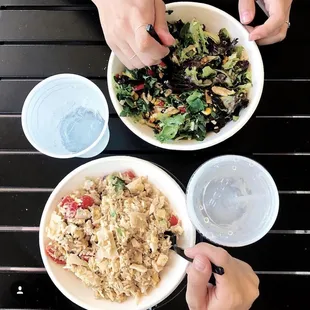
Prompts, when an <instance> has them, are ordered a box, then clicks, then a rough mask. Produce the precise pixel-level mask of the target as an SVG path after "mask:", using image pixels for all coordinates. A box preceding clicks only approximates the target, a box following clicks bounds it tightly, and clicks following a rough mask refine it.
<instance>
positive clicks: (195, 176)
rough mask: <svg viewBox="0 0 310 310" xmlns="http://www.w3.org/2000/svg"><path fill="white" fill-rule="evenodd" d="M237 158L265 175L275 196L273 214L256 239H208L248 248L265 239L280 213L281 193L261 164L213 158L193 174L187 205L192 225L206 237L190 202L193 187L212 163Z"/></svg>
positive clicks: (223, 244) (222, 244)
mask: <svg viewBox="0 0 310 310" xmlns="http://www.w3.org/2000/svg"><path fill="white" fill-rule="evenodd" d="M236 158H238V159H240V160H243V161H246V162H249V163H252V164H254V165H255V166H256V167H257V168H258V169H259V170H260V171H261V172H262V173H263V174H264V178H265V180H266V182H267V183H268V185H269V188H270V189H271V192H272V193H273V195H274V204H273V206H272V207H271V208H272V214H271V216H270V218H269V221H268V224H267V225H266V227H265V229H262V230H261V231H259V233H258V234H256V235H255V236H254V237H252V238H249V239H248V240H246V241H242V242H225V240H220V241H219V240H214V239H212V238H210V237H208V239H209V240H211V241H212V242H214V243H216V244H218V245H220V246H226V247H243V246H247V245H250V244H253V243H255V242H257V241H259V240H260V239H261V238H263V237H264V236H265V235H266V234H267V233H268V232H269V231H270V229H271V228H272V226H273V225H274V223H275V221H276V219H277V216H278V213H279V203H280V199H279V191H278V188H277V185H276V183H275V181H274V179H273V178H272V176H271V174H270V173H269V172H268V170H267V169H266V168H265V167H263V166H262V165H261V164H260V163H258V162H257V161H255V160H253V159H251V158H248V157H245V156H240V155H221V156H216V157H214V158H211V159H210V160H208V161H206V162H204V163H203V164H201V165H200V166H199V167H198V168H197V169H196V170H195V172H194V173H193V174H192V176H191V178H190V180H189V182H188V185H187V188H186V205H187V210H188V215H189V217H190V220H191V222H192V224H193V225H194V226H195V228H196V229H197V230H198V231H199V233H201V234H202V235H203V236H204V237H206V236H205V235H204V232H203V231H204V229H203V227H202V225H201V223H200V222H199V220H198V217H197V214H196V213H195V211H194V208H193V203H191V202H190V201H191V200H192V196H193V191H192V190H193V187H194V186H195V184H196V183H197V180H198V179H199V177H200V176H201V175H202V170H203V169H204V168H205V167H206V166H210V165H211V164H212V163H214V162H217V161H218V160H223V161H226V160H227V161H230V160H233V159H236Z"/></svg>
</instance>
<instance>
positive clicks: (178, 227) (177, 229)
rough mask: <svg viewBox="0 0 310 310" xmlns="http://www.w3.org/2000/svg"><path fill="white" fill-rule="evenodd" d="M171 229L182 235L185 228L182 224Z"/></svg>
mask: <svg viewBox="0 0 310 310" xmlns="http://www.w3.org/2000/svg"><path fill="white" fill-rule="evenodd" d="M171 231H172V232H173V233H174V234H176V235H179V236H180V235H182V234H183V232H184V229H183V228H182V227H181V226H180V225H176V226H172V227H171Z"/></svg>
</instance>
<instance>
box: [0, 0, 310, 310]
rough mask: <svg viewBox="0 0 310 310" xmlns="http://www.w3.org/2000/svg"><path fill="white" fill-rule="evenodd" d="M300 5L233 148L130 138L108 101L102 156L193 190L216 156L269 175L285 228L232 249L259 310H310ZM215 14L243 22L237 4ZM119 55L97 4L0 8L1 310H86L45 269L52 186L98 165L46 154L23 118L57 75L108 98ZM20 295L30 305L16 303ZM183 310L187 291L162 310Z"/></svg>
mask: <svg viewBox="0 0 310 310" xmlns="http://www.w3.org/2000/svg"><path fill="white" fill-rule="evenodd" d="M294 2H295V3H294V6H293V10H292V16H291V23H292V27H291V29H290V30H289V35H288V38H287V39H286V40H285V41H284V42H282V43H280V44H276V45H273V46H267V47H263V48H261V52H262V55H263V59H264V63H265V72H266V83H265V89H264V94H263V97H262V99H261V102H260V105H259V107H258V109H257V112H256V114H255V116H254V117H252V119H251V120H250V121H249V122H248V124H247V125H246V126H245V127H244V128H243V129H242V130H241V131H240V132H239V133H237V134H236V135H235V136H234V137H232V138H230V139H229V140H227V141H226V142H224V143H221V144H220V145H218V146H215V147H212V148H210V149H207V150H203V151H199V152H193V153H177V154H176V153H175V152H172V151H165V150H162V149H158V148H155V147H153V146H151V145H148V144H146V143H145V142H143V141H142V140H140V139H139V138H138V137H136V136H135V135H134V134H132V133H131V132H130V131H129V130H128V129H127V128H126V127H125V126H124V125H123V123H122V122H121V120H120V119H119V118H118V116H117V115H116V113H115V111H114V109H113V108H112V106H111V104H110V102H109V104H110V111H111V112H110V113H111V115H110V118H111V119H110V130H111V140H110V143H109V145H108V147H107V149H106V151H105V152H104V153H103V154H101V155H100V156H98V157H104V156H111V155H114V154H117V155H119V154H126V155H132V156H137V157H140V158H143V159H146V160H150V161H153V162H155V163H157V164H159V165H161V166H163V167H164V168H166V169H168V170H169V171H170V172H171V173H173V174H174V175H175V176H176V177H177V178H179V179H180V180H181V182H182V183H184V184H185V185H186V184H187V182H188V180H189V178H190V176H191V174H192V173H193V171H194V170H195V169H196V168H197V167H198V166H199V165H200V164H202V163H203V162H204V161H206V160H208V159H210V158H212V157H214V156H216V155H220V154H229V153H234V154H241V155H245V156H248V157H250V158H253V159H255V160H257V161H258V162H260V163H261V164H263V165H264V166H265V167H266V168H267V169H268V170H269V171H270V173H271V174H272V175H273V177H274V179H275V181H276V183H277V185H278V187H279V190H280V200H281V205H280V213H279V217H278V220H277V222H276V224H275V225H274V227H273V229H272V230H271V231H270V233H269V234H268V235H267V236H265V237H264V238H263V239H262V240H261V241H259V242H257V243H255V244H253V245H251V246H247V247H244V248H236V249H229V251H230V253H231V254H233V255H235V256H236V257H238V258H240V259H242V260H245V261H247V262H248V263H250V264H251V265H252V266H253V268H254V270H255V271H256V272H257V273H258V275H259V277H260V280H261V286H260V290H261V296H260V298H259V299H258V301H257V302H256V303H255V305H254V306H253V309H265V310H269V309H270V310H275V309H294V310H298V309H309V308H310V306H309V299H308V294H307V293H308V291H309V287H310V277H309V275H310V235H309V231H310V221H309V218H310V209H309V206H310V160H309V155H310V135H309V129H308V128H309V127H310V113H309V111H310V106H309V104H310V102H309V98H310V96H309V93H310V62H309V56H308V55H309V52H310V32H309V31H308V30H307V27H306V26H305V25H307V24H308V23H307V22H308V20H307V18H308V15H309V12H310V2H309V1H308V0H295V1H294ZM208 3H210V4H212V5H215V6H218V7H219V8H222V9H224V10H226V11H227V12H229V13H231V14H232V15H234V16H236V17H237V16H238V12H237V0H209V1H208ZM109 53H110V50H109V48H108V47H107V46H106V44H105V43H104V39H103V34H102V31H101V27H100V24H99V21H98V16H97V12H96V10H95V8H94V7H93V5H92V4H91V3H90V1H89V0H75V1H73V0H71V1H70V0H0V244H1V254H0V309H68V310H70V309H79V308H78V307H77V306H75V305H73V304H72V303H71V302H70V301H68V300H67V299H66V298H65V297H63V296H62V294H61V293H60V292H59V291H58V290H57V289H56V288H55V286H54V285H53V283H52V282H51V280H50V279H49V277H48V275H47V274H46V272H45V270H44V268H43V263H42V260H41V257H40V253H39V246H38V226H39V221H40V216H41V212H42V210H43V207H44V205H45V202H46V200H47V198H48V196H49V194H50V192H51V191H52V189H53V188H54V186H55V185H56V184H57V183H58V182H59V181H60V180H61V179H62V178H63V177H64V176H65V175H66V174H67V173H68V172H70V171H71V170H72V169H74V168H76V167H77V166H79V165H81V164H83V163H85V162H87V161H88V160H84V159H72V160H57V159H53V158H49V157H46V156H44V155H42V154H40V153H38V152H37V151H36V150H35V149H33V148H32V146H31V145H30V144H29V143H28V141H27V140H26V138H25V136H24V134H23V132H22V127H21V119H20V115H21V109H22V105H23V101H24V99H25V97H26V95H27V94H28V92H29V91H30V90H31V88H32V87H33V86H34V85H36V84H37V83H38V82H39V81H40V80H42V79H43V78H45V77H48V76H50V75H52V74H56V73H62V72H69V73H77V74H81V75H84V76H86V77H88V78H90V79H91V80H92V81H94V82H95V83H96V84H97V85H98V86H99V87H100V88H101V89H102V90H103V92H104V93H105V94H106V96H107V98H109V95H108V92H107V83H106V68H107V61H108V57H109ZM308 229H309V230H308ZM20 285H22V289H23V290H24V291H25V295H24V299H23V300H21V299H20V298H19V297H18V296H17V294H16V293H17V291H18V286H20ZM174 308H178V309H187V305H186V302H185V291H182V292H181V294H180V295H179V296H178V297H177V298H175V299H174V300H173V301H172V302H170V303H168V304H167V305H166V306H164V307H163V308H162V309H174ZM223 310H224V309H223Z"/></svg>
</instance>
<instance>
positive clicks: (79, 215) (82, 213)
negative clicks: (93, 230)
mask: <svg viewBox="0 0 310 310" xmlns="http://www.w3.org/2000/svg"><path fill="white" fill-rule="evenodd" d="M90 217H91V213H90V212H89V210H86V209H82V208H79V209H77V210H76V216H75V218H76V219H81V220H87V219H89V218H90Z"/></svg>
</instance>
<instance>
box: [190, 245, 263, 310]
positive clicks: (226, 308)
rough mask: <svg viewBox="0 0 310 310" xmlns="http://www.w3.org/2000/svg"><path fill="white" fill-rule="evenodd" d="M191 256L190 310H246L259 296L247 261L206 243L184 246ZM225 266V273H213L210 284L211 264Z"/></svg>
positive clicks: (256, 280) (254, 278) (253, 275)
mask: <svg viewBox="0 0 310 310" xmlns="http://www.w3.org/2000/svg"><path fill="white" fill-rule="evenodd" d="M185 254H186V255H187V256H188V257H190V258H193V259H194V262H193V264H191V265H190V267H189V268H188V270H187V273H188V285H187V294H186V299H187V303H188V306H189V308H190V309H191V310H248V309H250V307H251V306H252V304H253V302H254V301H255V299H256V298H257V297H258V296H259V290H258V285H259V280H258V277H257V276H256V274H255V273H254V271H253V269H252V268H251V267H250V266H249V265H248V264H246V263H244V262H242V261H240V260H238V259H236V258H233V257H232V256H230V255H229V254H228V253H227V252H226V251H225V250H224V249H222V248H218V247H215V246H212V245H210V244H207V243H200V244H197V245H196V246H195V247H193V248H191V249H187V250H186V251H185ZM210 262H212V263H214V264H215V265H217V266H221V267H223V268H224V271H225V274H224V275H221V276H220V275H217V274H215V275H214V276H215V280H216V285H215V286H213V285H211V284H210V283H209V280H210V277H211V274H212V269H211V263H210Z"/></svg>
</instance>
